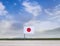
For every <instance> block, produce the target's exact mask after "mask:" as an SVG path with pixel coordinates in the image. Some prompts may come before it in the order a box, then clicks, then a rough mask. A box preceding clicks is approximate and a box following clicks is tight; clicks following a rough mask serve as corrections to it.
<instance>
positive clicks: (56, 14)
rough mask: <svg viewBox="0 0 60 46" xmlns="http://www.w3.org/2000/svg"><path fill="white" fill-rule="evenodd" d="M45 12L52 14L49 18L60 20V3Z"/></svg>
mask: <svg viewBox="0 0 60 46" xmlns="http://www.w3.org/2000/svg"><path fill="white" fill-rule="evenodd" d="M50 11H51V12H50ZM45 13H46V14H47V15H48V16H50V18H48V19H49V20H54V21H55V20H56V21H59V20H60V4H59V5H57V6H56V7H54V9H50V10H48V9H45Z"/></svg>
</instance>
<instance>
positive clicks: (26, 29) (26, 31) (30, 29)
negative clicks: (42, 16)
mask: <svg viewBox="0 0 60 46" xmlns="http://www.w3.org/2000/svg"><path fill="white" fill-rule="evenodd" d="M24 34H34V27H33V26H24Z"/></svg>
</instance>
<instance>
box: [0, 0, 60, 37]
mask: <svg viewBox="0 0 60 46" xmlns="http://www.w3.org/2000/svg"><path fill="white" fill-rule="evenodd" d="M29 24H31V25H33V26H34V27H35V34H33V35H26V37H31V38H32V37H34V38H38V37H39V38H42V37H44V38H47V37H49V38H51V37H58V38H60V33H59V32H60V31H57V30H56V31H54V30H55V29H57V28H58V29H59V30H60V0H0V38H23V37H24V33H23V29H24V26H25V25H29ZM52 32H53V33H52ZM54 32H55V33H54ZM56 32H57V33H56Z"/></svg>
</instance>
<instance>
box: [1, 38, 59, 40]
mask: <svg viewBox="0 0 60 46" xmlns="http://www.w3.org/2000/svg"><path fill="white" fill-rule="evenodd" d="M0 40H60V38H0Z"/></svg>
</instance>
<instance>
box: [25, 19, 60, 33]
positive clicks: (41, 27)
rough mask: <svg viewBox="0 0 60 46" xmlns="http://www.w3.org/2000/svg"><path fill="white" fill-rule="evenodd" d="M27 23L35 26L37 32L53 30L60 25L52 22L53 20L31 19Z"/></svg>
mask: <svg viewBox="0 0 60 46" xmlns="http://www.w3.org/2000/svg"><path fill="white" fill-rule="evenodd" d="M25 25H28V26H29V25H33V26H34V27H35V31H36V32H44V31H47V30H52V29H55V28H58V27H60V25H59V24H58V23H56V22H51V21H38V20H37V21H32V20H31V21H29V22H27V23H26V24H25Z"/></svg>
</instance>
